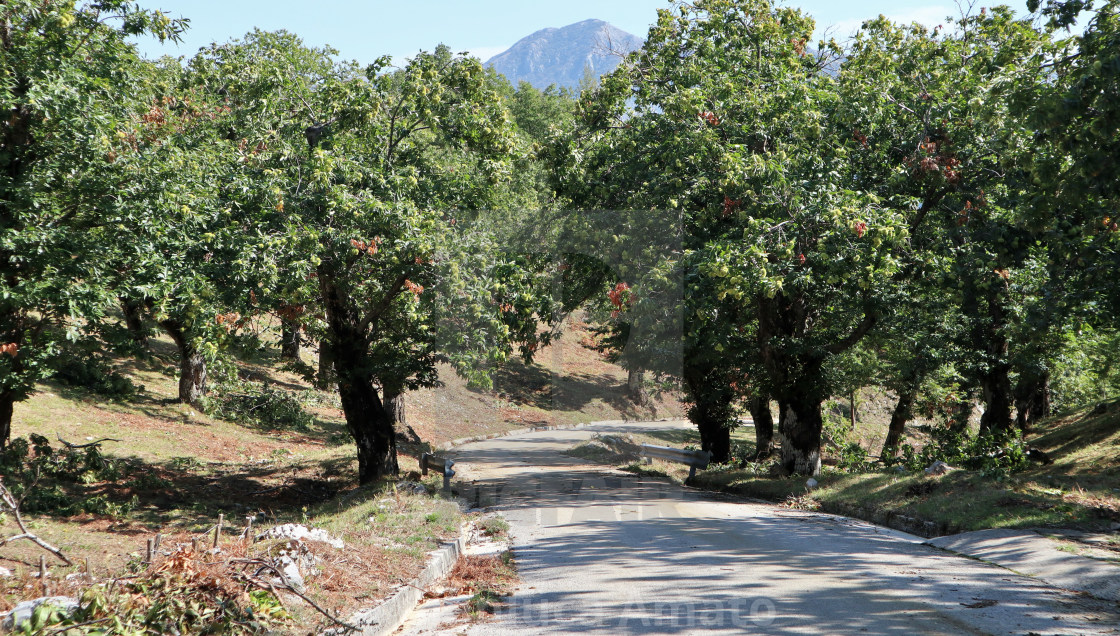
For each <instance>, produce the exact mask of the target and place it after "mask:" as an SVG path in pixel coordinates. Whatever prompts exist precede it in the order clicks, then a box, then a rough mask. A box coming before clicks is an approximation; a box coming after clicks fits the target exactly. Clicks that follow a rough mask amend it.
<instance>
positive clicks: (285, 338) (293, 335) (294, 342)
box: [280, 318, 300, 360]
mask: <svg viewBox="0 0 1120 636" xmlns="http://www.w3.org/2000/svg"><path fill="white" fill-rule="evenodd" d="M299 345H300V335H299V324H298V323H294V322H292V321H291V320H285V319H283V318H282V319H280V357H281V358H283V359H285V360H299Z"/></svg>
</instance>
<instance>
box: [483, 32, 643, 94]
mask: <svg viewBox="0 0 1120 636" xmlns="http://www.w3.org/2000/svg"><path fill="white" fill-rule="evenodd" d="M641 46H642V39H641V38H639V37H638V36H636V35H631V34H630V33H627V32H625V31H623V30H622V29H619V28H617V27H615V26H612V25H611V24H609V23H607V22H604V21H602V20H596V19H589V20H584V21H582V22H576V23H575V24H569V25H568V26H565V27H560V28H556V27H551V28H547V29H541V30H540V31H537V32H536V33H533V34H532V35H529V36H526V37H524V38H521V39H520V40H518V41H517V43H516V44H514V45H513V46H511V47H510V48H509V49H508V50H506V51H504V52H502V53H499V54H498V55H495V56H494V57H492V58H490V59H489V60H488V61H487V62H486V65H487V66H490V67H493V68H494V70H496V71H498V72H499V73H501V74H502V75H505V76H506V78H507V79H508V80H509V81H510V82H512V83H513V84H517V83H518V82H520V81H523V80H524V81H527V82H529V83H530V84H532V85H533V86H534V87H536V88H541V89H543V88H546V87H548V86H549V85H550V84H556V85H557V86H566V87H568V88H577V87H578V86H579V82H580V80H581V79H582V78H583V75H584V70H585V69H590V71H591V73H592V74H593V75H594V76H595V77H598V76H599V75H602V74H604V73H609V72H611V71H613V70H614V68H615V67H616V66H618V64H619V62H620V61H622V57H623V56H624V55H625V54H627V53H629V52H631V51H634V50H636V49H638V48H639V47H641Z"/></svg>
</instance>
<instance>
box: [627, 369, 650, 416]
mask: <svg viewBox="0 0 1120 636" xmlns="http://www.w3.org/2000/svg"><path fill="white" fill-rule="evenodd" d="M644 380H645V372H643V371H642V370H641V369H627V370H626V393H627V395H629V396H630V399H631V400H633V401H634V404H637V405H638V406H642V407H648V406H650V404H651V400H650V398H649V393H647V392H646V387H645V384H644Z"/></svg>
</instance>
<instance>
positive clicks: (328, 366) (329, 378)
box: [315, 338, 335, 390]
mask: <svg viewBox="0 0 1120 636" xmlns="http://www.w3.org/2000/svg"><path fill="white" fill-rule="evenodd" d="M334 378H335V373H334V356H332V355H331V343H330V342H329V341H328V340H327V339H326V338H324V339H323V340H320V341H319V371H318V373H316V374H315V386H316V387H318V388H320V389H323V390H326V389H329V388H330V387H331V385H332V384H333V383H334Z"/></svg>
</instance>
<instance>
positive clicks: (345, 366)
mask: <svg viewBox="0 0 1120 636" xmlns="http://www.w3.org/2000/svg"><path fill="white" fill-rule="evenodd" d="M319 287H320V290H321V293H322V299H323V306H324V308H325V310H326V314H327V326H328V328H329V329H330V331H331V334H330V342H331V346H330V347H329V350H330V352H331V358H332V360H333V362H334V370H335V373H336V374H337V376H338V395H339V398H341V401H342V412H343V414H344V415H345V416H346V427H347V429H349V431H350V435H351V436H353V438H354V444H355V445H356V446H357V450H358V482H359V483H362V484H368V483H370V482H373V481H376V480H377V479H380V478H382V477H385V476H388V475H395V474H397V473H398V472H399V470H400V468H399V466H398V465H397V438H396V431H395V430H394V429H393V417H392V415H391V414H390V413H389V410H388V409H387V408H386V406H385V404H384V402H382V400H381V396H380V395H378V392H377V382H376V378H375V377H374V375H373V372H372V370H371V367H372V365H371V364H370V360H369V345H368V342H367V339H366V335H365V333H364V331H363V329H362V327H361V323H362V320H361V317H360V314H359V311H358V308H357V306H356V305H355V304H354V303H353V302H352V301H351V300H350V299H349V297H348V295H347V294H345V293H343V292H342V291H341V290H340V289H339V288H338V287H337V286H336V285H335V283H334V280H333V276H332V275H331V272H330V271H329V270H327V269H326V268H325V267H320V268H319Z"/></svg>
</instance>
